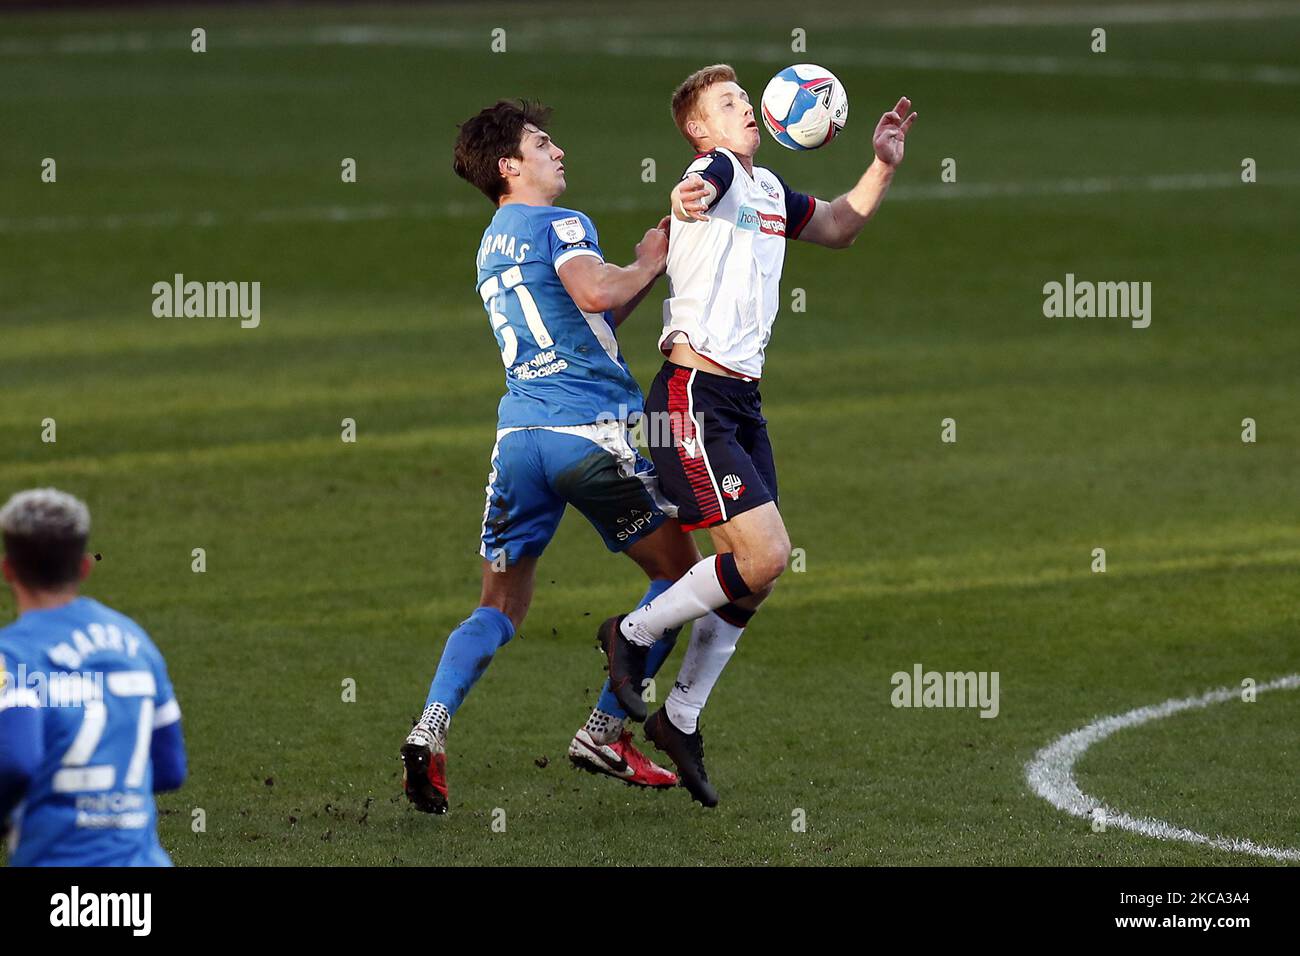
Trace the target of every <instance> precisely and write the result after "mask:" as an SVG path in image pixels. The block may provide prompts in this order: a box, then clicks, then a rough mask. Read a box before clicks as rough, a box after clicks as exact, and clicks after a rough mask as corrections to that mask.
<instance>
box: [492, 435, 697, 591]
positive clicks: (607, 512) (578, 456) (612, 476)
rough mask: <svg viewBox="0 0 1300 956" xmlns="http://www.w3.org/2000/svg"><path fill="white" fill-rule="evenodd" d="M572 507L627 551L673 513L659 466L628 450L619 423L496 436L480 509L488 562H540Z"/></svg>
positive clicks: (608, 544)
mask: <svg viewBox="0 0 1300 956" xmlns="http://www.w3.org/2000/svg"><path fill="white" fill-rule="evenodd" d="M565 505H573V506H574V507H575V508H577V509H578V510H579V511H581V512H582V513H583V514H584V515H586V516H587V520H588V521H590V522H591V523H592V525H593V526H594V527H595V529H596V530H597V531H598V532H600V536H601V538H603V539H604V541H605V547H607V548H609V550H611V551H623V550H625V549H626V548H627V547H628V546H629V545H631V544H633V543H635V542H636V541H639V540H640V539H641V538H643V537H645V536H646V535H648V534H650V533H651V532H652V531H654V530H655V529H657V528H658V527H659V526H660V525H662V524H663V523H664V521H666V520H667V519H668V518H669V517H670V516H672V515H674V514H675V513H676V509H675V508H673V506H672V505H670V504H669V503H668V502H667V501H665V500H664V499H663V498H662V497H661V496H660V494H659V486H658V482H657V480H656V478H655V473H654V466H653V465H651V464H650V462H649V461H647V460H646V459H645V458H644V457H642V456H641V455H640V454H638V453H637V451H636V450H635V449H634V448H632V446H631V445H629V444H628V441H627V430H626V427H625V426H624V425H623V424H622V423H621V422H612V423H608V424H595V425H573V426H563V427H559V426H555V427H546V428H504V429H502V430H501V431H499V432H497V442H496V446H495V447H494V448H493V449H492V473H491V474H490V475H488V483H487V505H486V506H485V507H484V509H483V534H482V541H483V543H482V546H481V547H480V548H479V554H481V555H483V557H484V558H486V559H487V560H489V561H496V560H499V559H500V557H501V554H502V552H503V551H504V553H505V563H506V564H507V565H510V564H514V563H515V562H516V561H518V560H519V559H520V558H522V557H536V556H538V555H540V554H541V553H542V552H543V551H544V550H545V549H546V546H547V545H548V544H549V543H550V541H551V538H552V537H553V536H554V535H555V529H556V528H558V527H559V525H560V518H561V517H562V516H563V515H564V508H565Z"/></svg>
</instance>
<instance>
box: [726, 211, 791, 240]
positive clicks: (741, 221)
mask: <svg viewBox="0 0 1300 956" xmlns="http://www.w3.org/2000/svg"><path fill="white" fill-rule="evenodd" d="M736 228H737V229H747V230H749V231H750V232H763V233H766V234H767V235H769V236H784V235H785V216H782V215H778V214H776V213H767V212H759V211H758V210H757V209H755V208H753V207H752V206H741V207H740V208H739V209H737V210H736Z"/></svg>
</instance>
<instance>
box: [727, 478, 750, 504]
mask: <svg viewBox="0 0 1300 956" xmlns="http://www.w3.org/2000/svg"><path fill="white" fill-rule="evenodd" d="M722 493H723V494H725V495H726V496H727V497H728V498H730V499H731V500H732V501H735V500H737V499H738V498H739V497H740V496H741V495H743V494H744V493H745V483H744V482H743V481H741V480H740V476H739V475H727V476H726V477H725V478H723V479H722Z"/></svg>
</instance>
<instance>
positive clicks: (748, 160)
mask: <svg viewBox="0 0 1300 956" xmlns="http://www.w3.org/2000/svg"><path fill="white" fill-rule="evenodd" d="M719 148H721V149H725V150H726V151H727V152H729V153H730V154H731V155H732V156H735V157H736V162H738V163H740V168H741V169H743V170H744V171H745V172H747V173H749V178H750V179H753V178H754V157H753V156H746V155H745V154H744V153H741V152H738V151H737V150H734V149H732V148H731V147H730V146H721V147H720V146H719V145H718V144H717V143H714V142H712V141H710V140H705V141H704V142H702V143H700V144H699V151H700V152H701V153H707V152H708V151H709V150H711V149H719Z"/></svg>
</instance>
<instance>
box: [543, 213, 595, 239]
mask: <svg viewBox="0 0 1300 956" xmlns="http://www.w3.org/2000/svg"><path fill="white" fill-rule="evenodd" d="M551 228H552V229H554V230H555V234H556V235H557V236H559V237H560V241H561V242H581V241H582V240H583V239H584V238H586V235H587V230H585V229H583V228H582V220H581V219H579V218H578V217H577V216H570V217H569V218H568V219H556V220H555V221H554V222H552V223H551Z"/></svg>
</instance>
